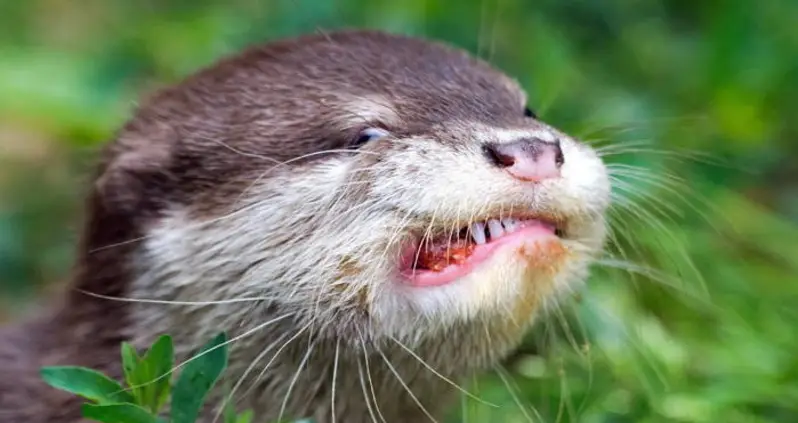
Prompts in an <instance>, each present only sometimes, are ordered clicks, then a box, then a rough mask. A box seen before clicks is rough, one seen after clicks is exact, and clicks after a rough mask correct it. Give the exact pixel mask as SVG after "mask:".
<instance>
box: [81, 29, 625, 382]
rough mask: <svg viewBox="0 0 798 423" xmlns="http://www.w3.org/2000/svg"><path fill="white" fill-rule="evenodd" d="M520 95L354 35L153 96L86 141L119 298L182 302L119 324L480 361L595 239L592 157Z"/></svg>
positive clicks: (445, 55)
mask: <svg viewBox="0 0 798 423" xmlns="http://www.w3.org/2000/svg"><path fill="white" fill-rule="evenodd" d="M525 102H526V96H525V94H524V92H523V90H522V89H521V88H520V87H519V86H518V84H517V83H516V82H514V80H512V79H511V78H509V77H507V76H505V75H504V74H503V73H501V72H499V71H497V70H495V69H493V68H492V67H491V66H489V65H488V64H486V63H484V62H481V61H479V60H476V59H474V58H472V57H470V56H469V55H468V54H466V53H465V52H462V51H460V50H457V49H454V48H451V47H447V46H444V45H440V44H436V43H430V42H426V41H421V40H417V39H413V38H408V37H403V36H397V35H387V34H383V33H377V32H368V31H353V32H340V33H333V34H326V35H317V36H307V37H302V38H298V39H293V40H285V41H279V42H275V43H272V44H269V45H266V46H261V47H256V48H252V49H250V50H248V51H246V52H244V53H242V54H240V55H238V56H235V57H232V58H229V59H227V60H224V61H222V62H220V63H218V64H216V65H214V66H212V67H210V68H208V69H206V70H204V71H201V72H199V73H198V74H196V75H194V76H192V77H190V78H188V79H187V80H185V81H183V82H182V83H180V84H177V85H175V86H174V87H171V88H168V89H166V90H164V91H162V92H160V93H158V94H156V95H155V96H154V97H153V98H151V99H150V100H149V101H147V102H146V103H145V104H144V105H143V106H142V107H141V108H140V109H139V111H138V112H137V115H136V117H135V118H134V119H133V120H132V121H131V122H130V123H129V124H128V125H127V126H126V127H125V128H124V129H123V131H122V132H121V133H120V134H119V136H118V138H117V140H116V142H115V143H113V144H112V145H111V147H109V150H107V153H108V154H107V156H106V159H105V162H104V165H103V167H102V173H101V175H100V177H99V178H98V180H97V184H96V197H97V198H98V200H97V204H99V205H100V206H98V207H101V208H102V210H104V211H103V215H104V216H105V218H104V220H105V221H104V222H100V223H98V222H97V221H95V222H93V223H92V222H90V224H89V225H90V227H91V225H98V224H102V225H107V226H108V227H107V228H106V229H107V230H106V231H105V232H109V231H111V229H110V228H112V227H114V225H121V226H119V227H129V228H131V230H129V231H121V230H120V231H117V232H115V233H116V235H115V237H116V239H114V236H105V237H100V238H102V239H103V240H104V242H105V244H109V245H110V244H114V243H126V244H125V245H126V246H127V247H126V251H127V253H126V254H127V255H128V257H126V258H125V260H123V261H119V260H117V263H120V264H118V266H120V267H124V268H125V269H126V270H125V271H126V272H127V277H126V278H125V279H126V280H127V282H126V283H127V286H126V288H125V290H124V294H125V296H127V297H132V298H138V299H156V300H159V301H175V302H185V303H190V302H195V303H196V304H195V305H193V306H169V305H151V306H144V305H142V306H141V307H140V308H137V310H138V311H137V312H136V313H137V314H136V316H137V317H136V319H134V323H132V325H133V326H134V327H135V328H136V329H135V330H134V331H133V332H134V333H135V334H138V335H141V334H153V333H155V332H170V333H172V334H174V335H176V336H182V337H183V338H188V339H191V340H193V341H196V342H194V345H196V344H198V343H199V342H201V341H202V340H204V339H208V338H209V337H210V336H212V335H213V334H214V333H215V332H218V331H219V330H227V331H230V332H235V333H239V334H240V333H243V332H245V331H248V330H254V329H255V328H260V329H258V330H257V331H255V332H253V333H252V334H251V335H248V336H246V337H242V338H241V339H240V341H237V343H236V344H234V348H239V349H247V348H250V349H252V350H254V351H260V350H262V349H263V348H264V346H265V345H267V344H269V343H270V342H273V341H274V340H275V339H278V338H279V339H280V340H282V341H285V340H287V338H289V337H290V336H293V335H295V334H299V333H305V334H312V336H313V338H314V339H315V340H318V341H319V342H321V343H324V342H330V341H332V342H333V343H335V344H336V345H338V346H340V347H341V348H342V350H343V351H344V352H342V354H346V352H349V353H351V354H352V355H356V354H361V353H368V352H371V351H374V350H383V349H397V348H398V347H397V346H396V345H398V344H401V345H402V348H403V349H404V348H406V349H409V350H412V351H414V352H415V353H416V354H418V355H419V356H420V357H422V358H425V359H427V360H431V361H432V362H436V361H437V362H438V364H439V365H440V366H441V367H445V368H446V369H447V370H446V371H448V373H457V372H458V371H459V370H467V369H477V368H482V367H485V366H489V365H490V364H492V363H494V362H495V361H496V360H498V359H500V358H501V357H502V356H504V355H505V354H507V353H508V352H509V351H511V350H512V348H513V347H515V346H516V345H517V344H518V343H519V341H520V340H521V339H522V337H523V335H524V333H525V331H526V330H527V328H528V326H529V324H530V323H531V321H532V320H533V318H534V316H535V315H536V313H537V312H538V310H540V309H542V308H543V307H545V305H546V303H547V302H549V301H552V300H553V299H554V298H555V297H556V295H557V294H558V293H559V292H563V291H565V290H567V289H568V288H569V287H573V286H574V284H576V283H579V282H580V281H582V280H584V279H585V277H586V275H587V270H588V266H589V264H590V262H591V258H592V257H593V256H594V255H596V254H597V253H599V252H600V250H601V248H602V244H603V241H604V237H605V220H604V212H605V209H606V207H607V206H608V202H609V190H610V187H609V180H608V177H607V172H606V170H605V167H604V165H603V164H602V162H601V160H600V158H599V157H598V156H597V154H596V153H595V152H594V151H593V150H592V149H591V148H590V147H589V146H587V145H585V144H583V143H581V142H580V141H578V140H575V139H574V138H572V137H570V136H568V135H567V134H564V133H563V132H560V131H558V130H557V129H555V128H553V127H551V126H549V125H547V124H546V123H544V122H542V121H541V120H539V119H538V118H537V117H536V116H534V114H533V113H531V112H530V110H529V109H528V108H527V105H526V104H525ZM108 216H111V217H108ZM90 232H91V230H90ZM101 232H102V231H101ZM111 232H113V231H111ZM100 238H97V239H100ZM127 238H133V239H127ZM92 244H95V245H92ZM109 245H99V242H96V241H95V242H92V241H91V240H89V245H88V247H87V248H89V249H101V250H103V251H113V248H115V247H113V245H110V246H109ZM122 262H124V263H127V264H126V265H124V266H123V265H122V264H121V263H122ZM89 273H90V272H89ZM214 302H215V304H211V305H207V306H206V305H203V304H202V303H209V304H210V303H214ZM154 310H157V311H154ZM272 322H273V324H272ZM267 323H268V325H267ZM435 357H437V360H436V358H435ZM246 364H249V363H246ZM441 371H444V370H441Z"/></svg>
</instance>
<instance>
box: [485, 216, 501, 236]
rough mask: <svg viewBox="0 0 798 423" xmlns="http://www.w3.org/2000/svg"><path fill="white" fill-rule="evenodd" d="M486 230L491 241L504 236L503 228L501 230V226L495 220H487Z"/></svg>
mask: <svg viewBox="0 0 798 423" xmlns="http://www.w3.org/2000/svg"><path fill="white" fill-rule="evenodd" d="M488 230H489V231H490V238H491V239H496V238H498V237H500V236H502V235H504V228H502V224H501V223H499V221H498V220H496V219H491V220H488Z"/></svg>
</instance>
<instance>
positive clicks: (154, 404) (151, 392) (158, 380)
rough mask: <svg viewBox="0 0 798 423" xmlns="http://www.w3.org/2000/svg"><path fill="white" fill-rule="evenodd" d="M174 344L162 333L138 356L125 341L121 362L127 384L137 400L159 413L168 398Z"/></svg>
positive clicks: (138, 402)
mask: <svg viewBox="0 0 798 423" xmlns="http://www.w3.org/2000/svg"><path fill="white" fill-rule="evenodd" d="M173 359H174V348H173V345H172V338H171V337H170V336H168V335H163V336H161V337H159V338H158V340H157V341H155V343H154V344H153V345H152V347H150V349H149V351H148V352H147V353H146V354H145V355H144V357H138V355H136V350H135V349H134V348H133V347H132V346H130V345H129V344H126V343H125V344H123V345H122V363H123V367H124V369H125V377H126V381H127V384H128V386H130V387H131V390H132V391H133V395H134V397H135V398H136V403H137V404H139V405H141V406H142V407H145V408H147V409H148V410H150V411H151V412H152V413H153V414H158V411H160V409H161V408H163V406H164V404H166V401H167V399H168V398H169V392H170V389H171V378H170V377H169V376H168V375H167V374H168V373H169V372H170V371H171V370H172V364H173Z"/></svg>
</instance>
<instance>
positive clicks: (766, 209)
mask: <svg viewBox="0 0 798 423" xmlns="http://www.w3.org/2000/svg"><path fill="white" fill-rule="evenodd" d="M261 3H262V4H261ZM0 9H2V10H0V57H2V60H0V137H2V141H0V142H2V144H1V145H2V149H0V304H2V306H0V310H3V311H0V319H3V318H9V317H11V316H12V315H14V314H15V313H16V312H18V311H22V307H21V304H25V303H27V301H28V300H34V299H35V298H37V297H38V296H40V295H42V294H43V293H45V292H46V290H47V289H48V288H49V287H52V286H53V285H54V284H57V283H60V282H61V280H62V278H63V277H64V275H66V274H67V271H68V267H69V263H70V260H71V258H72V255H73V243H74V237H75V227H74V225H75V224H76V223H77V222H78V221H79V220H78V216H79V208H78V205H79V201H80V196H81V194H82V190H83V189H85V170H86V169H87V164H88V163H90V160H91V158H92V157H93V152H94V150H95V149H96V146H98V145H99V144H101V143H102V142H104V141H105V140H107V139H108V138H109V137H110V136H111V134H112V131H113V130H114V129H115V128H116V127H118V126H119V125H120V124H121V123H122V122H123V121H124V119H125V118H126V116H127V114H128V113H129V111H130V109H131V107H132V104H133V101H134V100H135V99H136V98H137V96H138V94H139V93H140V92H142V91H143V90H146V89H149V88H150V87H152V86H154V85H157V84H161V83H168V82H170V81H173V80H175V79H177V78H179V77H181V76H182V75H185V74H187V73H189V72H191V71H193V70H194V69H196V68H197V67H199V66H202V65H204V64H206V63H209V62H210V61H212V60H213V59H215V58H217V57H218V56H219V55H221V54H225V53H227V52H231V51H234V50H236V49H238V48H240V47H242V46H244V45H246V44H248V43H252V42H255V41H258V40H265V39H272V38H275V37H279V36H285V35H293V34H297V33H300V32H308V31H312V30H314V29H315V28H316V27H317V26H320V27H325V28H330V27H337V26H344V25H345V26H370V27H376V28H384V29H390V30H394V31H401V32H406V33H412V34H418V35H426V36H430V37H436V38H442V39H444V40H447V41H450V42H453V43H456V44H459V45H461V46H463V47H465V48H468V49H469V50H471V51H472V52H474V53H478V54H480V55H481V56H482V57H484V58H489V59H490V60H491V61H492V62H493V63H495V64H496V65H497V66H499V67H501V68H502V69H504V70H505V71H506V72H507V73H509V74H511V75H513V76H514V77H516V78H518V80H519V81H520V82H521V83H522V85H524V87H526V88H527V89H528V91H529V93H530V99H531V101H530V103H531V104H532V105H533V106H535V107H536V109H537V110H538V112H539V114H540V115H541V116H542V118H543V119H545V120H547V121H549V122H550V123H552V124H554V125H555V126H558V127H560V128H562V129H564V130H566V131H568V132H571V133H574V134H576V135H579V136H581V137H583V138H585V139H586V140H588V141H590V142H591V143H594V145H596V146H612V145H614V146H620V147H614V148H616V150H614V152H615V153H619V154H613V155H608V156H606V160H607V161H608V163H611V165H612V168H613V169H614V171H615V172H617V173H616V177H617V178H618V180H617V181H616V188H617V190H616V195H617V199H618V200H619V202H618V203H617V204H618V206H617V208H616V209H615V210H614V212H613V213H614V214H613V217H614V227H615V229H616V235H617V239H616V242H614V243H613V245H612V246H611V249H610V254H612V258H607V259H606V260H603V261H602V262H601V263H599V264H598V265H597V266H596V267H595V270H594V274H593V277H592V278H591V280H590V282H589V284H588V286H587V287H586V288H585V289H584V290H583V292H581V295H580V297H581V299H573V300H571V301H567V302H566V303H564V304H562V310H561V312H557V311H555V312H553V313H552V314H551V315H550V316H548V317H547V318H546V319H545V320H544V322H543V323H542V324H541V325H539V327H538V329H537V330H536V332H535V333H534V334H532V336H530V339H529V342H528V345H526V346H525V347H524V349H523V350H522V351H521V352H520V353H519V354H518V356H516V357H514V359H513V360H510V361H509V362H508V363H506V366H505V368H506V371H507V374H506V375H504V374H502V375H501V376H504V379H505V380H503V379H502V377H500V375H489V376H487V377H485V378H484V379H480V380H478V381H476V382H475V384H473V385H472V386H470V387H469V390H470V391H472V392H473V391H477V392H479V395H480V396H482V397H483V398H485V399H486V400H489V401H491V402H493V403H498V404H500V405H502V407H501V408H500V409H499V410H496V409H492V408H489V407H485V406H483V405H481V404H479V403H476V402H471V403H465V404H464V406H463V409H464V410H467V412H468V413H469V418H468V420H467V421H468V422H469V423H474V422H477V423H480V422H494V421H503V422H515V421H518V422H526V421H528V419H527V417H526V416H525V415H529V416H531V417H533V418H534V417H535V416H536V415H539V416H540V417H541V418H542V420H544V421H547V422H554V421H559V422H576V421H579V422H587V423H591V422H597V423H598V422H602V423H603V422H607V423H610V422H611V423H622V422H630V423H631V422H635V423H637V422H644V423H645V422H731V423H735V422H785V423H786V422H792V421H794V420H795V417H796V416H798V406H796V404H798V401H796V400H798V355H797V354H796V351H798V332H796V331H795V329H794V323H795V322H796V321H798V243H796V241H795V239H796V236H798V225H796V222H798V184H797V183H796V181H798V142H797V141H796V139H798V119H796V118H795V117H796V110H798V30H796V25H795V16H798V2H794V1H789V0H781V1H779V0H766V1H761V2H757V1H753V0H751V1H742V0H713V1H706V2H687V1H684V0H678V1H667V2H665V1H654V0H643V1H637V2H631V1H628V0H608V1H587V0H580V1H571V2H565V1H555V0H542V1H537V2H529V1H522V0H493V1H476V0H472V1H464V2H460V1H454V0H450V1H443V0H425V1H421V0H410V1H403V2H391V3H390V4H388V5H385V4H383V3H381V2H366V1H355V0H344V1H337V2H315V1H311V0H285V1H271V2H253V1H251V0H230V1H227V2H208V1H194V2H188V1H180V0H160V1H158V2H154V1H147V2H129V1H124V0H107V1H103V2H99V1H95V2H85V4H83V2H52V1H45V0H29V1H26V2H21V1H20V2H5V3H4V4H3V6H0ZM606 148H608V149H611V148H613V147H606ZM605 151H606V152H608V153H609V152H611V151H612V150H605ZM621 153H622V154H621ZM630 166H634V167H630ZM640 169H646V170H645V172H646V173H644V174H641V173H640ZM646 175H647V176H646ZM624 198H626V199H627V200H629V201H631V202H632V203H633V204H635V205H632V206H627V207H625V208H624V207H622V206H623V205H624V204H629V203H628V202H627V203H624V202H622V201H623V199H624ZM630 263H631V264H630ZM619 267H621V268H619ZM23 300H24V301H23ZM505 382H507V383H505ZM508 385H509V386H510V387H511V388H512V389H509V388H508ZM518 403H520V404H523V405H524V406H525V408H524V409H521V408H520V407H519V406H518V405H517V404H518ZM459 411H460V410H454V411H453V413H454V414H458V413H459ZM455 420H457V416H456V415H455V416H453V420H452V421H455Z"/></svg>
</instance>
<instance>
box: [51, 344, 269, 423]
mask: <svg viewBox="0 0 798 423" xmlns="http://www.w3.org/2000/svg"><path fill="white" fill-rule="evenodd" d="M121 350H122V351H121V353H122V368H123V370H124V375H125V384H126V386H127V388H125V387H123V386H122V384H121V383H119V382H117V381H115V380H113V379H111V378H110V377H108V376H107V375H105V374H103V373H101V372H98V371H96V370H93V369H89V368H85V367H78V366H53V367H44V368H42V370H41V375H42V378H43V379H44V380H45V382H47V383H48V384H49V385H51V386H53V387H55V388H58V389H61V390H63V391H67V392H70V393H72V394H75V395H78V396H80V397H82V398H85V399H86V400H88V402H86V403H84V404H83V405H82V407H81V412H82V414H83V417H85V418H87V419H90V420H94V421H98V422H104V423H167V422H169V423H194V422H195V421H196V420H197V417H198V415H199V413H200V410H201V408H202V405H203V403H204V402H205V400H206V399H207V396H208V393H210V391H211V389H212V388H213V387H214V385H215V384H216V382H217V381H218V380H219V378H220V376H221V375H222V372H224V370H225V369H226V368H227V360H228V348H227V336H226V335H225V334H224V333H220V334H219V335H217V336H216V337H214V338H213V339H211V340H210V341H208V342H207V343H206V344H205V345H204V346H203V347H202V348H201V349H200V350H199V352H197V354H195V355H194V356H193V357H194V358H192V359H191V360H188V361H186V362H185V363H184V365H183V366H182V367H183V370H182V371H181V372H180V375H179V376H178V377H177V380H176V381H175V382H174V384H173V383H172V369H173V365H174V347H173V344H172V338H171V337H170V336H168V335H163V336H161V337H160V338H158V340H156V341H155V343H153V344H152V346H151V347H150V348H149V350H148V351H147V352H146V353H145V354H144V355H143V356H139V355H138V353H137V352H136V349H135V348H134V347H133V346H131V345H130V344H128V343H122V347H121ZM170 396H171V413H170V417H169V419H166V418H164V417H162V416H161V414H162V411H163V409H164V407H165V406H166V403H167V400H169V399H170ZM252 417H253V415H252V411H251V410H246V411H244V412H242V413H236V411H235V409H234V408H233V406H232V405H227V406H226V407H225V412H224V422H225V423H250V422H251V421H252Z"/></svg>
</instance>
